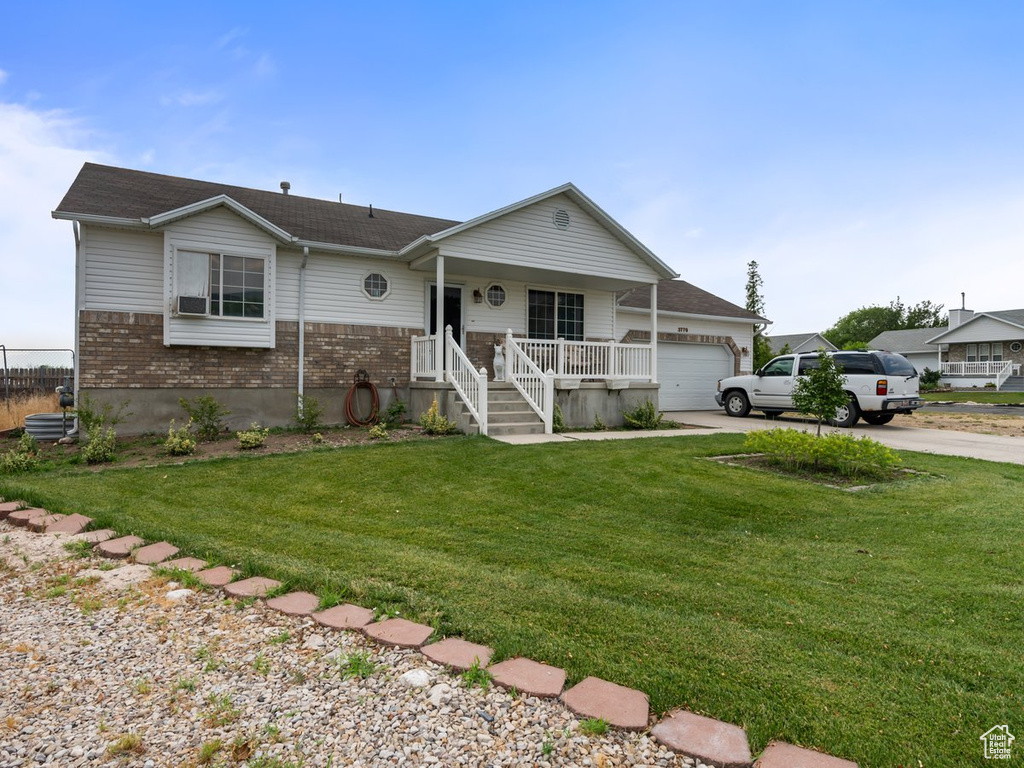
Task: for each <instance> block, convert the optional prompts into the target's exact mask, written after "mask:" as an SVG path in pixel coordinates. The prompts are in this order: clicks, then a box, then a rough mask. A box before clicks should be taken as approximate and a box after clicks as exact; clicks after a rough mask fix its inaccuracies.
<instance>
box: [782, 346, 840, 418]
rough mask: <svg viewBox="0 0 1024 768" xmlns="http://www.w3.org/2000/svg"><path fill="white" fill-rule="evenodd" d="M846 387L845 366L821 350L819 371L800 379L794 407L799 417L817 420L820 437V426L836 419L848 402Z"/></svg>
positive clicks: (813, 371) (797, 384)
mask: <svg viewBox="0 0 1024 768" xmlns="http://www.w3.org/2000/svg"><path fill="white" fill-rule="evenodd" d="M845 386H846V384H845V381H844V379H843V366H841V365H840V364H839V363H837V362H836V360H835V358H834V357H832V355H828V354H825V350H824V348H821V347H819V348H818V367H817V368H812V369H810V370H809V371H808V372H807V375H805V376H800V377H798V378H797V382H796V386H795V387H793V405H795V406H796V409H797V410H798V411H800V413H802V414H804V415H807V416H813V417H814V418H815V419H816V420H817V422H818V431H817V434H818V436H819V437H820V436H821V422H823V421H828V420H830V419H832V418H834V417H835V415H836V410H837V409H839V408H841V407H842V406H844V405H846V404H847V403H848V402H849V396H848V395H847V394H846V389H845Z"/></svg>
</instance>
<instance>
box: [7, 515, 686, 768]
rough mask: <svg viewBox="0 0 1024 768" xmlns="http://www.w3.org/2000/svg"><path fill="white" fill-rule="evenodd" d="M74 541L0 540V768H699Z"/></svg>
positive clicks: (626, 736) (558, 712)
mask: <svg viewBox="0 0 1024 768" xmlns="http://www.w3.org/2000/svg"><path fill="white" fill-rule="evenodd" d="M74 538H75V537H61V536H53V535H46V534H34V533H28V532H27V531H25V530H23V529H20V528H14V527H12V526H9V525H8V524H7V523H5V522H0V691H2V692H3V693H2V695H0V768H7V767H8V766H36V765H46V766H101V765H102V766H198V765H211V766H236V765H237V766H249V767H250V768H285V767H288V766H296V767H297V766H348V765H353V766H391V765H408V766H417V765H454V766H507V765H538V766H596V768H604V767H605V766H626V765H654V766H698V767H699V766H701V765H702V764H701V763H699V762H696V761H693V760H691V759H689V758H685V757H681V756H679V755H676V754H674V753H672V752H670V751H667V750H665V749H663V748H662V747H661V746H659V745H658V744H656V743H655V742H654V741H652V740H651V739H650V738H649V737H648V736H647V735H646V734H636V733H624V732H613V731H609V732H608V733H606V734H604V735H601V736H588V735H584V734H583V733H581V731H580V720H579V719H578V718H577V717H576V716H575V715H573V714H572V713H571V712H569V711H568V710H567V709H566V708H565V707H564V706H562V705H561V704H560V703H558V702H554V701H547V700H541V699H536V698H524V697H518V696H514V695H512V694H511V693H509V692H505V691H501V690H498V689H495V688H494V687H490V688H488V689H486V690H484V689H481V688H480V687H469V686H468V685H467V683H466V682H465V681H464V680H463V679H462V678H461V677H459V676H456V675H452V674H449V673H448V672H446V671H445V670H443V669H441V668H440V667H437V666H435V665H434V664H432V663H431V662H429V661H427V660H426V659H425V658H424V657H423V656H422V655H421V654H419V653H417V652H415V651H408V650H401V649H395V648H385V647H382V646H379V645H376V644H373V643H371V642H369V641H368V640H367V639H366V638H364V637H363V636H362V635H359V634H357V633H353V632H332V631H329V630H325V629H323V628H322V627H319V626H317V625H316V624H315V623H314V622H313V621H312V620H311V619H308V618H290V617H287V616H284V615H282V614H279V613H276V612H274V611H271V610H270V609H268V608H267V607H266V606H265V605H264V604H263V603H262V602H259V601H256V602H250V601H242V602H238V601H232V600H225V598H224V596H223V595H222V594H221V593H219V592H213V591H207V592H193V591H189V590H184V589H182V587H181V585H179V584H175V583H174V582H169V581H168V580H167V579H165V578H161V577H154V576H153V575H152V572H151V570H150V569H149V568H147V567H144V566H127V565H124V564H114V563H111V562H110V561H103V560H100V559H98V558H88V557H86V558H82V557H79V556H77V555H70V554H69V552H68V551H67V550H66V549H65V547H64V544H65V543H66V542H68V541H70V540H73V539H74ZM360 675H363V676H360Z"/></svg>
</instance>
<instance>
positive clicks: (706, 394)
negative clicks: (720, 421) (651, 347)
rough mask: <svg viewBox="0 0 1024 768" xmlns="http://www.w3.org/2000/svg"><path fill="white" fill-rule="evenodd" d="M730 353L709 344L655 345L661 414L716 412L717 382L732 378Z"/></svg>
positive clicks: (665, 343) (664, 343) (661, 343)
mask: <svg viewBox="0 0 1024 768" xmlns="http://www.w3.org/2000/svg"><path fill="white" fill-rule="evenodd" d="M732 361H733V356H732V353H731V352H730V351H729V350H728V349H727V348H726V347H723V346H720V345H712V344H678V343H672V342H667V341H663V342H660V343H659V344H658V380H659V381H660V382H661V392H660V393H659V394H658V403H659V405H660V407H661V410H663V411H706V410H711V409H714V408H718V406H717V405H716V404H715V389H716V387H717V386H718V380H719V379H724V378H725V377H726V376H732V365H733V362H732Z"/></svg>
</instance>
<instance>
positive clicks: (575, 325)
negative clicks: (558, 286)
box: [526, 288, 584, 341]
mask: <svg viewBox="0 0 1024 768" xmlns="http://www.w3.org/2000/svg"><path fill="white" fill-rule="evenodd" d="M526 313H527V317H526V330H527V335H528V336H529V338H531V339H566V340H568V341H583V339H584V335H583V294H582V293H564V292H562V291H540V290H535V289H533V288H531V289H529V291H528V292H527V310H526Z"/></svg>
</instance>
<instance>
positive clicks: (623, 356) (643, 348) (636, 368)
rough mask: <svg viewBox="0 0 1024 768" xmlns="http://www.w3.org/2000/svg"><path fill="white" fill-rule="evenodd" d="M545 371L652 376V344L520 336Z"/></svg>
mask: <svg viewBox="0 0 1024 768" xmlns="http://www.w3.org/2000/svg"><path fill="white" fill-rule="evenodd" d="M515 341H516V344H517V345H518V346H519V348H520V349H522V351H523V352H524V353H525V354H526V356H527V357H529V358H530V360H531V361H532V362H533V363H534V364H535V365H536V366H537V367H538V368H540V369H541V370H544V371H548V370H550V371H553V372H554V374H555V376H559V377H561V376H566V377H570V378H579V379H634V380H641V381H643V380H647V381H650V379H651V345H650V344H618V343H616V342H614V341H566V340H565V339H555V340H545V339H516V340H515Z"/></svg>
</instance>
